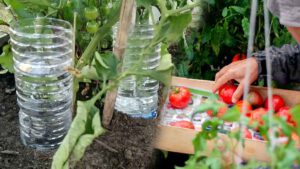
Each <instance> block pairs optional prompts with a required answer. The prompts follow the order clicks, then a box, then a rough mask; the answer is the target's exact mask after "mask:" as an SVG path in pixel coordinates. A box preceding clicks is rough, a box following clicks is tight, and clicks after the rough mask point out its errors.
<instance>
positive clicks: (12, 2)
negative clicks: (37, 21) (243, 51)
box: [4, 0, 33, 18]
mask: <svg viewBox="0 0 300 169" xmlns="http://www.w3.org/2000/svg"><path fill="white" fill-rule="evenodd" d="M4 2H5V3H6V4H7V5H8V6H10V7H11V8H12V10H13V12H14V13H15V14H16V15H17V16H18V17H20V18H29V17H32V16H33V15H32V14H30V13H29V12H28V10H26V9H27V8H26V6H25V4H23V3H22V2H20V1H19V0H4Z"/></svg>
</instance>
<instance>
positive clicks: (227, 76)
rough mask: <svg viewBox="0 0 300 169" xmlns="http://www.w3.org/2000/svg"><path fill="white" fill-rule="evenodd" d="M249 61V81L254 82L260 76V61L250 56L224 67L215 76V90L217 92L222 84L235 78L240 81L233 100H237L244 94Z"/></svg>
mask: <svg viewBox="0 0 300 169" xmlns="http://www.w3.org/2000/svg"><path fill="white" fill-rule="evenodd" d="M247 63H249V64H250V79H249V80H250V81H249V82H250V84H251V83H253V82H254V81H255V80H256V79H257V77H258V63H257V61H256V59H255V58H249V59H246V60H241V61H237V62H233V63H231V64H229V65H227V66H225V67H223V68H222V69H221V70H220V71H219V72H218V73H217V74H216V76H215V85H214V87H213V92H214V93H215V92H217V91H218V89H219V88H220V87H221V86H223V85H224V84H225V83H227V82H228V81H230V80H232V79H234V80H236V81H238V82H239V83H240V84H239V86H238V88H237V89H236V91H235V92H234V94H233V96H232V102H233V103H235V102H237V101H238V100H239V99H240V97H241V96H242V95H243V90H244V86H245V77H246V65H247Z"/></svg>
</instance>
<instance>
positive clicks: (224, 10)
mask: <svg viewBox="0 0 300 169" xmlns="http://www.w3.org/2000/svg"><path fill="white" fill-rule="evenodd" d="M227 14H228V8H227V7H225V8H224V9H223V11H222V16H223V17H226V16H227Z"/></svg>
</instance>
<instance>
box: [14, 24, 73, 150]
mask: <svg viewBox="0 0 300 169" xmlns="http://www.w3.org/2000/svg"><path fill="white" fill-rule="evenodd" d="M11 27H12V29H11V35H10V36H11V39H10V41H11V45H12V51H13V59H14V69H15V81H16V88H17V100H18V105H19V107H20V111H19V122H20V135H21V140H22V142H23V143H24V144H25V145H27V146H30V147H34V148H36V149H41V150H42V149H53V148H56V147H57V146H58V145H59V144H60V143H61V141H62V140H63V138H64V136H65V135H66V133H67V131H68V129H69V127H70V123H71V119H72V98H73V96H72V93H73V92H72V81H73V77H72V75H71V74H70V73H68V72H67V71H66V70H67V68H68V67H70V66H72V58H73V57H72V56H73V31H72V26H71V25H70V23H68V22H66V21H62V20H57V19H51V18H35V19H24V20H19V21H18V22H15V23H13V24H12V26H11Z"/></svg>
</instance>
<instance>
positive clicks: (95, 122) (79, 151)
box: [72, 106, 104, 161]
mask: <svg viewBox="0 0 300 169" xmlns="http://www.w3.org/2000/svg"><path fill="white" fill-rule="evenodd" d="M86 123H87V124H88V125H89V126H87V127H86V132H87V133H88V134H84V135H82V136H80V138H79V140H78V141H77V143H76V145H75V147H74V150H73V152H72V153H73V155H72V157H73V158H74V159H75V160H76V161H79V160H80V159H81V158H82V156H83V155H84V152H85V150H86V148H87V147H88V146H89V145H90V144H91V143H92V141H93V140H94V139H95V138H97V137H98V136H99V135H100V134H101V133H103V132H104V129H103V128H102V127H101V124H100V112H99V109H98V108H96V107H95V106H93V107H92V108H91V111H90V112H89V117H88V121H87V122H86ZM90 123H91V125H90ZM87 128H90V129H87Z"/></svg>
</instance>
